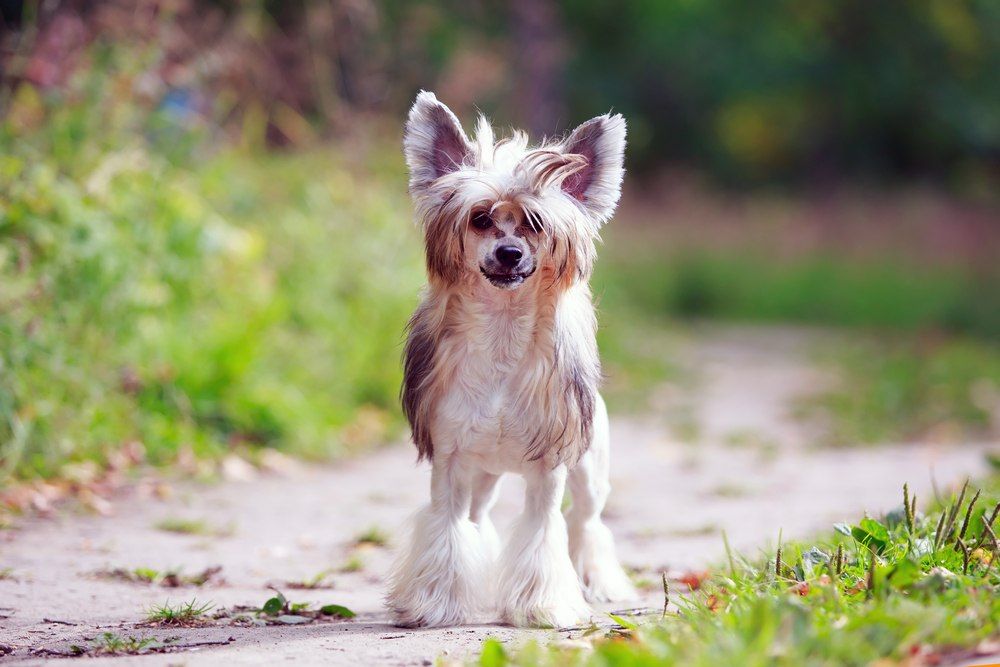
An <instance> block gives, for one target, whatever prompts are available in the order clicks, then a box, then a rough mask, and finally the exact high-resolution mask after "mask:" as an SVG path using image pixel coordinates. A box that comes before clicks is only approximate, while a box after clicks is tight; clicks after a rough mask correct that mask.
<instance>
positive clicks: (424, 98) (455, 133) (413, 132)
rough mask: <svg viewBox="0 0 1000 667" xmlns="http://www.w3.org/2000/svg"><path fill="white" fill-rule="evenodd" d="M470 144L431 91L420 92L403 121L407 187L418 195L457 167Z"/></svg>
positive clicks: (452, 114)
mask: <svg viewBox="0 0 1000 667" xmlns="http://www.w3.org/2000/svg"><path fill="white" fill-rule="evenodd" d="M472 150H473V148H472V144H471V143H470V142H469V139H468V137H466V136H465V132H464V131H463V130H462V125H461V124H460V123H459V122H458V118H456V117H455V114H454V113H452V111H451V109H449V108H448V107H446V106H445V105H444V104H442V103H441V102H439V101H438V99H437V97H435V96H434V93H429V92H427V91H420V94H419V95H417V99H416V101H415V102H414V103H413V107H412V108H411V109H410V115H409V118H408V119H407V121H406V133H405V135H404V138H403V152H404V153H405V154H406V164H407V165H408V166H409V168H410V190H411V191H412V192H413V193H414V194H418V193H419V192H420V191H421V190H423V189H424V188H426V187H427V186H429V185H430V184H431V183H433V182H434V181H435V180H437V179H438V178H440V177H441V176H444V175H445V174H449V173H451V172H453V171H455V170H457V169H458V168H459V167H461V166H462V164H463V163H465V162H466V160H467V159H468V158H469V156H470V155H471V154H472Z"/></svg>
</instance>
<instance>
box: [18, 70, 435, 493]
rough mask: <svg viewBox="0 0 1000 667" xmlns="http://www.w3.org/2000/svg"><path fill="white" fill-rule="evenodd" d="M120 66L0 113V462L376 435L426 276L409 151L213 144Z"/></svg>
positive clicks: (309, 449) (343, 443)
mask: <svg viewBox="0 0 1000 667" xmlns="http://www.w3.org/2000/svg"><path fill="white" fill-rule="evenodd" d="M108 57H112V56H108ZM113 65H114V66H113V67H110V68H108V67H101V68H96V69H93V70H89V71H84V72H82V73H81V74H80V75H79V76H78V77H77V78H76V79H75V80H74V81H73V83H72V85H70V86H69V87H68V88H67V89H65V90H62V91H58V92H51V93H49V94H46V95H40V94H38V93H37V92H36V91H34V90H33V89H31V88H27V87H22V88H20V89H19V90H18V92H17V97H16V98H15V99H14V100H13V101H12V103H11V105H10V107H9V112H8V114H7V116H6V118H5V119H4V121H3V125H2V128H0V480H2V479H4V478H8V477H10V476H11V475H14V476H17V477H31V476H38V475H41V476H47V475H52V474H57V473H58V472H59V470H60V467H61V466H63V465H64V464H65V463H67V462H73V461H78V460H84V459H87V460H97V461H102V460H104V459H105V457H106V456H107V455H108V454H109V453H110V452H112V451H114V450H115V449H116V448H118V447H120V446H121V445H122V444H123V443H125V442H128V441H138V442H140V443H142V444H143V445H144V446H145V448H146V453H147V455H148V458H149V460H151V461H153V462H169V461H172V460H174V458H175V457H176V456H178V454H179V453H181V452H185V451H192V452H193V453H195V454H197V455H211V454H219V453H222V452H225V451H228V450H229V449H231V448H233V447H239V446H241V445H244V444H260V445H266V446H274V447H283V448H286V449H288V450H290V451H292V452H295V453H300V454H305V455H316V456H320V455H330V454H336V453H338V452H341V451H343V450H344V449H345V448H349V447H351V446H355V445H362V444H365V443H368V442H372V441H376V440H379V439H382V438H384V437H385V436H386V434H387V430H388V429H391V428H393V427H394V425H395V424H396V422H395V420H396V417H395V415H396V414H397V413H396V410H395V403H396V396H397V391H398V383H399V372H400V371H399V363H398V351H399V349H400V342H401V341H400V337H401V332H402V329H403V325H404V323H405V320H406V317H407V316H408V314H409V312H410V310H411V309H412V307H413V305H414V303H415V300H416V287H417V286H418V285H419V284H421V282H422V279H423V272H422V262H421V257H420V248H419V243H418V241H417V238H416V235H415V232H414V231H413V230H412V225H411V224H410V219H411V214H410V211H409V204H408V201H407V200H406V193H405V189H404V188H403V187H402V183H403V178H402V174H401V172H399V171H394V170H399V169H401V168H402V165H401V164H398V165H397V164H396V162H398V161H394V162H393V163H392V166H391V167H387V166H386V165H384V164H383V165H372V164H359V161H360V160H363V158H361V157H358V156H357V155H355V156H345V155H344V154H343V153H341V154H336V153H334V152H332V151H329V150H327V151H323V152H319V151H317V152H313V153H309V154H305V155H303V154H298V155H296V156H283V155H280V154H255V153H250V152H246V151H243V152H241V151H235V150H227V151H223V152H221V153H217V154H211V153H209V152H208V151H207V146H208V145H209V144H207V143H206V142H204V141H202V140H201V138H200V137H199V136H198V131H197V130H193V129H189V128H182V127H179V126H176V125H172V124H171V121H170V119H169V118H166V117H164V116H162V115H159V114H158V113H157V112H155V111H153V110H149V109H143V108H141V106H138V105H136V104H134V103H133V101H132V100H131V99H130V98H129V96H128V95H127V93H128V91H129V90H130V89H131V88H130V87H131V86H132V85H133V84H134V81H133V80H132V76H133V74H130V73H129V72H133V73H134V72H135V71H137V68H130V67H129V66H128V65H127V64H126V63H124V62H116V63H113ZM123 93H125V94H123ZM385 180H388V181H390V182H391V186H390V187H386V186H385V182H384V181H385Z"/></svg>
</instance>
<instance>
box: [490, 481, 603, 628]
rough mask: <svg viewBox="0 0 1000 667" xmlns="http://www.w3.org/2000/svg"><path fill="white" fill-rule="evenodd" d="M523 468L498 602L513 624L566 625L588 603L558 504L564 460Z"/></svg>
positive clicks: (585, 611)
mask: <svg viewBox="0 0 1000 667" xmlns="http://www.w3.org/2000/svg"><path fill="white" fill-rule="evenodd" d="M544 466H545V464H544V463H542V462H539V466H538V468H537V469H535V470H532V471H530V472H529V473H527V474H525V482H526V483H527V488H526V490H525V499H524V512H523V513H522V514H521V516H520V518H519V519H518V521H517V524H516V525H515V527H514V532H513V534H512V535H511V539H510V541H509V542H508V543H507V545H506V547H505V548H504V551H503V554H502V556H501V558H500V596H499V597H500V600H499V601H500V608H501V610H502V612H503V617H504V620H505V621H507V622H508V623H512V624H514V625H533V626H546V627H557V628H558V627H567V626H571V625H575V624H577V623H579V622H581V621H584V620H586V619H587V618H588V617H589V615H590V609H589V607H588V606H587V603H586V602H584V599H583V594H582V593H581V590H580V583H579V580H578V578H577V575H576V572H575V571H574V570H573V564H572V563H571V562H570V559H569V552H568V549H567V547H568V545H567V537H566V522H565V520H564V519H563V516H562V514H561V513H560V511H559V504H560V502H561V500H562V497H563V490H564V489H565V486H566V466H564V465H560V466H558V467H557V468H555V469H554V470H546V469H544Z"/></svg>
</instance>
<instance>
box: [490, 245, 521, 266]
mask: <svg viewBox="0 0 1000 667" xmlns="http://www.w3.org/2000/svg"><path fill="white" fill-rule="evenodd" d="M523 255H524V253H522V252H521V249H520V248H518V247H517V246H516V245H502V246H500V247H499V248H497V251H496V256H497V261H498V262H500V263H501V264H502V265H503V266H505V267H507V268H508V269H513V268H514V267H515V266H517V263H518V262H520V261H521V257H522V256H523Z"/></svg>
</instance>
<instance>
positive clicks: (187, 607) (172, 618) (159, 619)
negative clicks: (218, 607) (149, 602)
mask: <svg viewBox="0 0 1000 667" xmlns="http://www.w3.org/2000/svg"><path fill="white" fill-rule="evenodd" d="M213 607H214V605H213V604H212V603H210V602H206V603H202V604H199V603H198V600H196V599H195V600H191V601H190V602H182V603H180V604H177V605H171V604H170V602H165V603H164V604H162V605H159V606H156V607H153V608H151V609H150V610H149V612H148V613H147V614H146V622H147V623H151V624H155V625H181V626H185V625H200V624H201V623H203V622H205V621H206V620H207V618H206V614H207V613H208V612H209V611H211V610H212V608H213Z"/></svg>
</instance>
